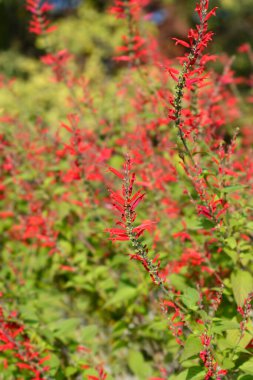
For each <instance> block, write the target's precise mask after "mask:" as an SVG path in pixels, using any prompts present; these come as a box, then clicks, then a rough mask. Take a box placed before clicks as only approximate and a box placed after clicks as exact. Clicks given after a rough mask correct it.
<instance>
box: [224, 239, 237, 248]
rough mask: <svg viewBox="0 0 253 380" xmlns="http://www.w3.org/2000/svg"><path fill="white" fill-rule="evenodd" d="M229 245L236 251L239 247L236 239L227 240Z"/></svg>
mask: <svg viewBox="0 0 253 380" xmlns="http://www.w3.org/2000/svg"><path fill="white" fill-rule="evenodd" d="M225 241H226V243H227V245H228V246H229V247H230V248H231V249H234V248H235V247H236V246H237V242H236V240H235V238H234V237H229V238H227V239H226V240H225Z"/></svg>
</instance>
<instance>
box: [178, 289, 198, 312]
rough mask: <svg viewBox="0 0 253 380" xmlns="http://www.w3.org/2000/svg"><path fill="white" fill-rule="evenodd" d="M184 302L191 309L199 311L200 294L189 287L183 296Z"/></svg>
mask: <svg viewBox="0 0 253 380" xmlns="http://www.w3.org/2000/svg"><path fill="white" fill-rule="evenodd" d="M182 301H183V303H184V304H185V306H187V307H188V308H189V309H191V310H197V308H198V307H197V306H196V304H197V302H198V301H199V292H198V291H197V290H196V289H194V288H190V287H189V286H188V287H187V288H186V290H185V292H184V294H183V295H182Z"/></svg>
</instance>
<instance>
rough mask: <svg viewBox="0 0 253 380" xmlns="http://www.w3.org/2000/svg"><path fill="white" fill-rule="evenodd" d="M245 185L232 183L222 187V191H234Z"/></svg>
mask: <svg viewBox="0 0 253 380" xmlns="http://www.w3.org/2000/svg"><path fill="white" fill-rule="evenodd" d="M245 187H246V185H233V186H227V187H224V188H223V189H222V191H223V193H227V194H228V193H234V192H235V191H239V190H242V189H244V188H245Z"/></svg>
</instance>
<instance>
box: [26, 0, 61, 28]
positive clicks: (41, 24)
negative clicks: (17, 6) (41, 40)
mask: <svg viewBox="0 0 253 380" xmlns="http://www.w3.org/2000/svg"><path fill="white" fill-rule="evenodd" d="M26 9H27V10H28V11H29V12H30V13H31V20H30V22H29V32H30V33H33V34H36V35H43V34H48V33H51V32H53V31H54V30H55V29H56V27H55V26H50V21H49V19H48V18H47V16H46V14H47V13H48V12H49V11H51V10H52V9H53V5H51V4H49V3H48V2H44V3H43V4H41V0H26Z"/></svg>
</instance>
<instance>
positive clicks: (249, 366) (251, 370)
mask: <svg viewBox="0 0 253 380" xmlns="http://www.w3.org/2000/svg"><path fill="white" fill-rule="evenodd" d="M239 368H240V370H242V371H243V372H245V373H247V374H249V375H253V358H251V359H250V360H248V361H247V362H245V363H243V364H242V365H241V366H240V367H239Z"/></svg>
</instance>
